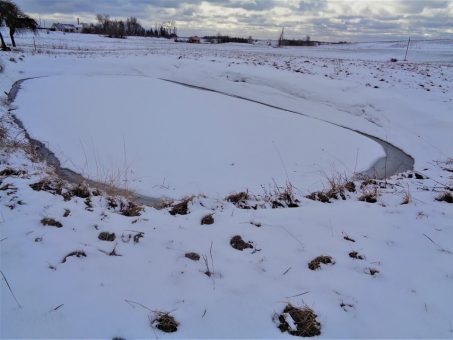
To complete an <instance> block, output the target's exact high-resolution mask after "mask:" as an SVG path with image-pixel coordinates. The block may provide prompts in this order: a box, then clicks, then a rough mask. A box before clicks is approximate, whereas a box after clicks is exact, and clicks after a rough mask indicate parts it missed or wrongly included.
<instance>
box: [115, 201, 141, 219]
mask: <svg viewBox="0 0 453 340" xmlns="http://www.w3.org/2000/svg"><path fill="white" fill-rule="evenodd" d="M142 210H143V207H142V206H140V205H138V204H135V203H134V202H130V201H129V202H128V203H127V204H124V203H123V202H122V201H121V202H120V213H121V214H122V215H124V216H127V217H134V216H140V214H141V212H142Z"/></svg>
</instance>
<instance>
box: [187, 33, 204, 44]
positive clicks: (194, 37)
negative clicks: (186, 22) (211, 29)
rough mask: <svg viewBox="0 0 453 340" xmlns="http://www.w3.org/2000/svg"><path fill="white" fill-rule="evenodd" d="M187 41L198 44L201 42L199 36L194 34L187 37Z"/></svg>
mask: <svg viewBox="0 0 453 340" xmlns="http://www.w3.org/2000/svg"><path fill="white" fill-rule="evenodd" d="M189 42H190V43H192V44H199V43H200V42H201V40H200V38H199V37H197V36H196V35H194V36H193V37H190V38H189Z"/></svg>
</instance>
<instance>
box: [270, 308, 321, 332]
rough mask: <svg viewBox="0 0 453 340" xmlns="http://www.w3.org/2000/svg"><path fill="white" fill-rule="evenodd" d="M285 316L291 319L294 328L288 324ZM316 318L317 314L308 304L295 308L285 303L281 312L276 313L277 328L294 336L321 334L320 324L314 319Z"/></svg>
mask: <svg viewBox="0 0 453 340" xmlns="http://www.w3.org/2000/svg"><path fill="white" fill-rule="evenodd" d="M287 318H291V319H292V320H293V324H294V325H295V326H296V328H295V329H294V328H293V327H292V326H290V323H288V321H287ZM316 318H317V315H316V314H315V313H314V311H313V310H312V309H311V308H310V307H308V306H305V307H303V308H297V307H294V306H293V305H291V304H287V305H286V307H285V309H284V310H283V312H282V314H280V315H278V321H279V325H278V328H279V329H280V331H281V332H282V333H284V332H288V333H289V334H291V335H295V336H301V337H312V336H318V335H321V324H320V323H319V322H318V321H317V320H316Z"/></svg>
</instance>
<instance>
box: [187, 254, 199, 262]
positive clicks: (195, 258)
mask: <svg viewBox="0 0 453 340" xmlns="http://www.w3.org/2000/svg"><path fill="white" fill-rule="evenodd" d="M184 256H185V257H187V258H188V259H190V260H192V261H199V260H200V255H198V254H197V253H194V252H191V253H186V254H185V255H184Z"/></svg>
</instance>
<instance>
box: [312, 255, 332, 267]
mask: <svg viewBox="0 0 453 340" xmlns="http://www.w3.org/2000/svg"><path fill="white" fill-rule="evenodd" d="M334 263H335V262H333V260H332V258H331V257H330V256H326V255H321V256H318V257H316V258H314V259H313V260H311V261H310V262H309V263H308V268H310V269H311V270H318V269H319V268H321V264H334Z"/></svg>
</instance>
